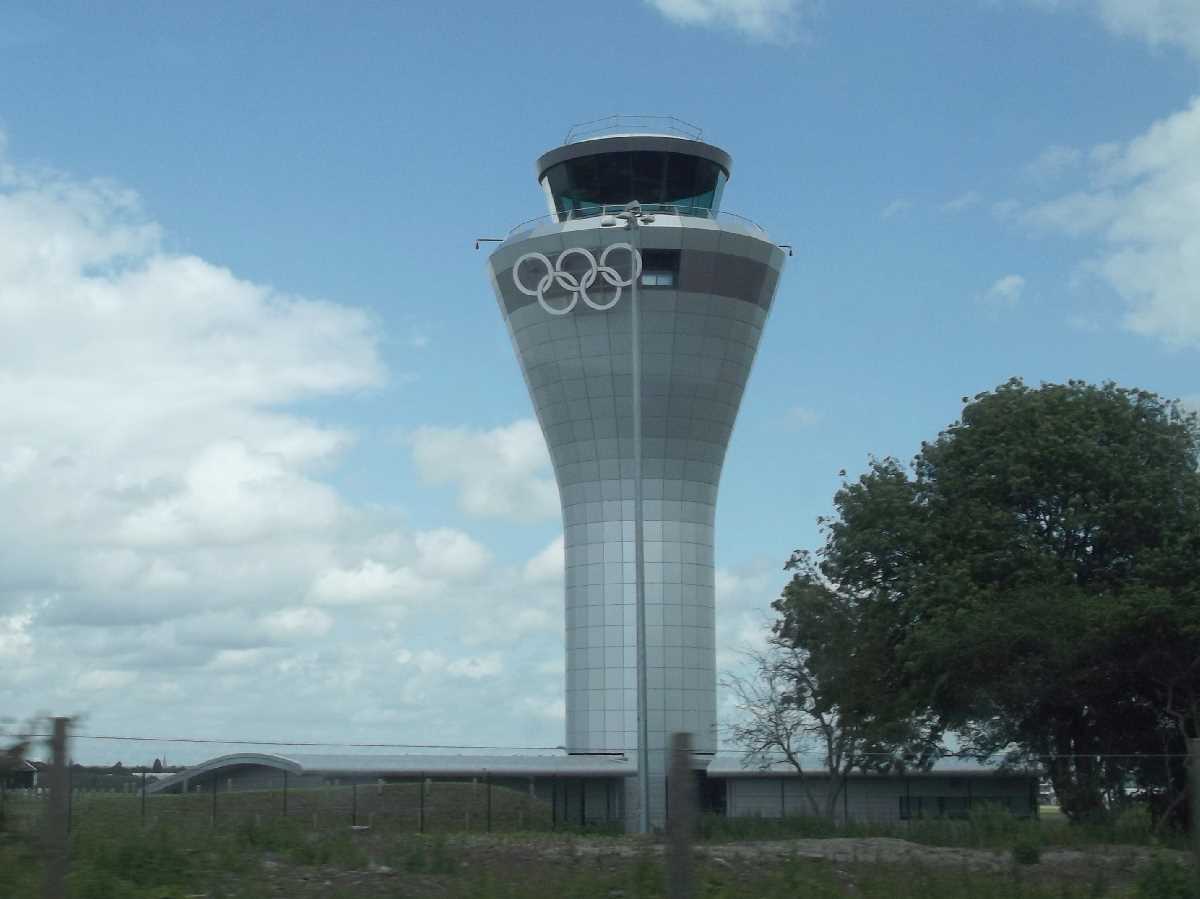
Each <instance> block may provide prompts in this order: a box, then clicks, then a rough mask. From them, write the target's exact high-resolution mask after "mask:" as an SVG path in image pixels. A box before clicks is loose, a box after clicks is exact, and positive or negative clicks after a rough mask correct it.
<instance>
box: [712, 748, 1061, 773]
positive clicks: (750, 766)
mask: <svg viewBox="0 0 1200 899" xmlns="http://www.w3.org/2000/svg"><path fill="white" fill-rule="evenodd" d="M800 764H801V766H802V767H803V768H804V771H805V775H806V776H814V777H821V776H824V775H825V774H826V769H825V758H824V756H820V755H808V756H802V757H801V758H800ZM707 771H708V776H709V777H796V776H798V774H797V772H796V769H795V767H793V766H792V764H791V763H790V762H788V761H787V760H786V759H784V758H783V757H782V756H778V757H776V756H766V755H762V754H754V755H748V754H747V753H744V752H718V753H717V754H716V755H715V756H713V760H712V762H710V763H709V766H708V769H707ZM898 773H901V772H895V771H893V772H886V773H884V772H873V771H854V772H852V774H851V776H852V777H895V776H896V775H897V774H898ZM903 773H907V774H908V775H909V776H910V777H931V776H932V777H1004V776H1009V777H1015V776H1023V775H1028V776H1036V775H1037V774H1038V773H1039V772H1038V771H1036V770H1031V769H1028V768H1020V767H1014V766H1006V765H1004V764H1003V763H1002V759H1000V758H990V759H976V758H966V757H963V758H959V757H946V758H940V759H938V760H936V761H935V762H934V763H933V765H932V766H931V767H930V768H929V769H927V770H926V769H922V770H918V769H915V768H914V769H911V770H909V771H907V772H903Z"/></svg>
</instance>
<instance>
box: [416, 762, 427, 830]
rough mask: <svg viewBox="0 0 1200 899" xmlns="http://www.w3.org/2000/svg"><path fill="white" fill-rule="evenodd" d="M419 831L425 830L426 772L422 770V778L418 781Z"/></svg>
mask: <svg viewBox="0 0 1200 899" xmlns="http://www.w3.org/2000/svg"><path fill="white" fill-rule="evenodd" d="M417 795H418V796H419V798H418V800H417V832H418V833H424V832H425V772H424V771H422V772H421V779H420V781H418V783H417Z"/></svg>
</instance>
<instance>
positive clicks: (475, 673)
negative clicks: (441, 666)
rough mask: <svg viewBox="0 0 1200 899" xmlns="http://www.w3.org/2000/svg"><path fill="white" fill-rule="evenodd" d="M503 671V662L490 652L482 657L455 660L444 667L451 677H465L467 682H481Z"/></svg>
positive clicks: (499, 657) (498, 655)
mask: <svg viewBox="0 0 1200 899" xmlns="http://www.w3.org/2000/svg"><path fill="white" fill-rule="evenodd" d="M503 670H504V662H503V660H502V659H501V656H500V653H498V652H490V653H488V654H487V655H483V656H467V657H464V658H461V659H455V660H454V661H452V662H450V664H448V665H447V666H446V673H447V674H450V675H452V676H453V677H465V678H467V679H468V680H482V679H484V678H487V677H496V676H497V675H498V674H500V672H502V671H503Z"/></svg>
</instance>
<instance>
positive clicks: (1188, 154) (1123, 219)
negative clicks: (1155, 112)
mask: <svg viewBox="0 0 1200 899" xmlns="http://www.w3.org/2000/svg"><path fill="white" fill-rule="evenodd" d="M1105 146H1106V149H1105V150H1104V151H1103V152H1098V153H1097V152H1093V153H1092V154H1090V156H1089V166H1090V173H1089V174H1090V180H1091V185H1090V186H1089V187H1088V188H1086V189H1084V190H1080V191H1076V192H1073V193H1069V194H1065V195H1063V196H1060V197H1057V198H1055V199H1052V200H1050V201H1048V202H1045V203H1042V204H1039V205H1036V206H1034V207H1031V208H1030V209H1029V210H1028V211H1027V212H1026V213H1025V214H1024V216H1023V220H1024V221H1025V222H1026V223H1027V224H1029V225H1031V226H1033V227H1035V228H1037V229H1039V230H1049V231H1058V232H1062V233H1064V234H1068V235H1072V236H1089V237H1093V238H1095V239H1096V240H1097V241H1098V249H1097V251H1096V252H1095V254H1094V255H1093V256H1092V257H1091V258H1090V259H1089V260H1088V261H1087V262H1086V263H1085V270H1086V271H1087V272H1088V273H1090V274H1092V275H1093V276H1094V277H1096V278H1099V279H1100V280H1101V281H1102V282H1104V283H1106V284H1108V285H1109V286H1111V287H1112V288H1113V289H1114V290H1115V291H1116V293H1117V294H1118V295H1119V296H1120V297H1121V299H1122V300H1123V301H1124V303H1125V306H1126V314H1125V319H1124V323H1125V325H1126V327H1127V328H1129V329H1130V330H1132V331H1135V332H1137V333H1139V334H1144V335H1147V336H1153V337H1157V338H1159V339H1162V340H1164V341H1166V342H1168V343H1171V344H1175V345H1192V346H1195V345H1198V344H1200V288H1198V287H1197V285H1200V98H1196V99H1194V100H1193V101H1192V102H1191V104H1190V105H1189V106H1188V107H1187V108H1186V109H1184V110H1181V111H1180V112H1177V113H1175V114H1173V115H1171V116H1168V117H1167V118H1165V119H1162V120H1160V121H1158V122H1156V123H1154V124H1153V125H1152V126H1151V127H1150V128H1149V129H1148V130H1147V131H1146V132H1145V133H1144V134H1142V135H1140V136H1138V137H1136V138H1134V139H1133V140H1131V141H1129V142H1127V143H1124V144H1120V145H1115V146H1112V145H1105Z"/></svg>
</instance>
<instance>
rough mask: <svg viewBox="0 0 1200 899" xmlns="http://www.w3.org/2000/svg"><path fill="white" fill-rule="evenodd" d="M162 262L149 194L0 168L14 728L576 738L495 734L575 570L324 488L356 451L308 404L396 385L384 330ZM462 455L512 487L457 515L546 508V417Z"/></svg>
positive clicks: (1, 378)
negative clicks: (58, 723)
mask: <svg viewBox="0 0 1200 899" xmlns="http://www.w3.org/2000/svg"><path fill="white" fill-rule="evenodd" d="M2 143H3V142H2V141H0V144H2ZM235 226H236V225H235ZM166 246H168V241H167V238H166V236H165V235H164V234H163V231H162V228H161V227H160V226H159V225H157V224H156V223H155V222H154V221H153V220H151V219H150V218H149V217H148V216H147V215H146V213H145V212H144V210H142V208H141V207H140V204H139V201H138V198H137V196H136V195H135V194H134V193H133V192H132V191H129V190H128V189H125V188H123V187H121V186H119V185H115V184H112V183H109V182H105V181H89V180H82V179H78V178H72V177H70V176H67V175H64V174H61V173H58V172H54V171H49V170H46V169H39V168H34V167H30V166H21V165H16V164H14V163H13V162H11V161H10V160H8V159H7V158H6V157H5V156H4V155H3V151H2V150H0V403H2V404H3V408H4V415H3V416H0V540H3V542H4V546H5V564H4V566H3V567H2V568H0V671H3V675H4V676H3V677H0V708H3V709H4V710H5V711H6V712H7V713H10V714H14V715H18V716H25V715H28V714H33V713H36V712H39V711H44V710H51V711H57V710H65V711H69V712H75V711H80V712H83V713H84V714H86V715H87V716H88V722H89V726H91V727H94V728H96V729H98V730H99V729H101V728H103V729H104V730H107V731H110V732H114V733H126V734H146V733H148V732H150V733H153V732H157V733H171V732H174V733H184V734H194V735H200V736H209V737H221V738H228V737H238V736H243V735H248V736H257V737H262V736H264V735H265V736H267V737H277V738H289V737H293V738H294V737H297V736H301V737H304V738H309V737H318V738H319V736H323V737H325V738H326V739H339V738H340V739H344V726H345V723H346V722H347V721H362V722H373V723H372V724H371V726H372V727H374V728H378V730H376V731H375V733H374V734H373V735H378V737H379V738H381V739H388V738H393V739H401V738H403V737H404V736H405V735H407V734H410V733H412V732H413V731H414V730H416V731H419V732H421V733H426V734H429V735H430V736H431V737H433V736H436V738H437V739H445V740H451V741H457V742H473V741H478V740H479V739H481V737H482V736H483V734H484V733H485V732H490V734H491V735H493V736H495V735H497V734H507V735H508V739H510V740H513V741H514V742H518V741H524V740H532V739H536V740H537V741H538V742H541V743H545V742H546V741H547V739H553V741H554V742H558V741H559V740H561V735H560V734H559V733H558V730H557V729H556V728H553V727H551V725H550V723H549V722H545V721H544V720H543V719H541V718H537V717H534V716H532V715H531V714H527V715H523V716H522V717H521V720H520V723H519V725H518V724H511V723H510V719H512V717H513V716H511V714H497V715H496V716H494V717H493V718H491V719H488V714H489V710H490V709H504V708H508V707H509V705H510V701H511V700H512V698H513V697H514V696H519V695H521V691H522V690H524V689H525V681H526V680H527V678H528V677H529V676H530V674H534V676H536V677H538V678H544V677H545V675H537V674H536V671H535V669H536V667H537V666H538V665H541V664H544V663H545V662H546V661H547V660H550V659H553V658H555V657H556V656H560V655H561V653H562V633H561V629H562V589H561V573H560V574H559V576H558V577H557V578H555V577H553V576H551V575H549V574H546V573H539V572H540V569H541V568H542V567H545V566H546V565H549V564H551V563H550V562H547V561H539V562H536V563H532V562H527V561H526V560H524V559H522V560H519V561H517V562H510V563H508V564H498V563H497V562H496V561H495V560H494V559H493V557H492V554H491V553H490V552H489V551H488V549H487V548H486V547H484V546H483V545H482V544H481V543H479V542H478V540H476V539H475V538H474V537H473V536H472V535H470V534H467V533H465V532H463V531H460V530H456V529H453V528H439V527H432V528H423V529H422V528H418V529H412V530H410V529H408V528H406V527H402V526H399V524H398V523H399V522H400V521H402V516H401V513H400V512H399V511H398V510H394V509H389V508H388V507H386V506H382V505H370V506H367V505H357V504H355V503H353V502H350V501H349V500H348V499H347V498H346V497H344V496H343V495H340V494H339V492H338V490H337V489H336V488H335V487H334V486H333V485H332V483H331V482H329V481H328V480H326V478H325V476H326V475H327V474H328V473H330V472H332V471H334V470H335V469H336V466H337V465H338V463H339V461H340V455H341V453H342V451H343V450H344V449H345V448H346V447H348V446H350V445H351V443H352V442H353V440H354V437H355V435H354V434H352V433H350V432H348V431H345V430H342V429H339V428H333V427H328V426H327V425H325V424H324V423H323V422H321V421H318V420H315V419H314V418H312V417H305V416H304V415H302V414H300V413H298V412H296V411H295V410H296V409H300V408H315V407H316V406H315V404H312V403H309V402H308V401H311V400H314V399H319V398H321V397H329V396H338V395H344V394H346V393H347V392H354V391H361V390H368V389H374V388H377V387H381V386H384V385H385V381H386V379H385V374H384V371H383V367H382V365H381V363H380V360H379V355H378V352H377V345H378V344H379V342H380V339H381V335H379V334H377V333H376V331H375V328H374V325H373V323H372V321H371V320H370V319H369V318H368V316H366V315H364V314H362V313H361V312H359V311H357V310H355V309H352V308H349V307H345V306H340V305H336V304H334V303H330V302H325V301H321V300H313V299H308V298H303V297H297V296H288V295H284V294H281V293H279V292H278V291H275V290H273V289H272V288H270V287H269V286H266V285H262V284H255V283H252V282H249V281H246V280H245V279H242V278H239V277H238V276H237V275H236V274H234V273H233V272H230V271H229V270H227V269H225V268H222V267H221V266H219V265H215V264H213V263H211V262H209V261H206V260H203V259H199V258H196V257H192V256H186V255H179V254H176V253H173V252H170V251H168V250H167V249H166V248H165V247H166ZM418 336H420V335H418ZM420 342H421V341H419V340H417V341H415V343H420ZM389 343H390V345H392V346H400V347H403V346H405V343H404V341H403V340H400V341H394V340H393V341H389ZM409 351H410V352H415V348H414V349H410V350H409ZM392 383H393V384H395V380H394V379H393V380H392ZM435 436H436V435H435ZM443 436H444V435H443ZM456 437H460V438H463V440H464V441H465V444H466V448H467V449H468V450H474V451H476V452H481V453H483V454H484V456H485V457H486V459H487V461H488V462H489V463H493V464H495V465H497V466H498V467H499V469H500V470H501V471H503V472H504V475H503V477H502V478H501V481H502V483H501V484H500V486H499V487H497V486H495V485H490V484H488V483H487V480H488V479H489V478H490V477H491V472H489V473H487V474H484V475H483V476H481V478H479V479H475V480H472V478H470V477H469V476H468V475H464V474H463V473H462V472H460V471H455V470H454V469H453V468H451V469H450V471H449V472H448V474H449V475H450V476H452V479H454V478H457V479H459V480H460V481H463V482H465V483H464V486H463V490H464V494H465V495H466V497H467V500H466V503H467V505H469V506H470V507H472V508H475V509H478V510H480V511H482V512H484V513H489V514H490V513H495V512H502V513H504V514H508V512H511V511H512V510H518V509H519V510H520V511H519V513H518V514H520V515H521V516H523V517H530V512H529V510H530V509H531V508H532V509H536V510H540V511H538V512H537V513H536V515H535V516H534V517H536V516H540V515H543V514H546V515H556V514H557V501H556V491H555V487H554V483H553V481H552V480H550V479H549V478H548V477H547V475H548V473H549V472H548V466H547V464H546V452H545V449H544V446H543V443H542V438H541V435H540V432H539V431H538V430H537V426H536V424H535V423H533V422H523V423H517V424H515V425H512V426H509V427H507V428H499V429H496V430H494V431H492V432H472V431H467V430H465V429H464V430H462V431H460V432H457V434H456V435H452V436H451V437H450V438H448V439H449V444H443V445H448V446H450V447H451V448H452V449H457V448H462V445H461V444H456V443H455V442H454V440H455V438H456ZM435 442H436V441H435ZM435 467H436V466H435ZM506 508H507V510H508V512H506V511H505V510H506ZM546 552H548V551H543V554H545V553H546ZM533 553H534V550H533V549H532V548H531V550H530V555H533ZM560 556H561V552H560ZM527 572H528V573H529V574H530V575H536V577H534V579H533V580H530V579H529V578H528V577H527V576H526V575H527ZM518 639H519V640H520V641H521V657H522V659H524V662H523V668H522V669H518V668H516V667H513V665H512V664H511V663H510V662H509V661H508V657H507V655H506V654H504V652H503V650H502V649H501V647H503V646H505V644H506V641H512V640H518ZM405 645H409V646H412V645H418V646H420V647H421V648H420V651H419V652H418V653H417V654H416V657H415V660H413V661H412V662H410V663H405V662H403V661H402V658H403V656H402V653H401V652H400V649H401V647H403V646H405ZM468 645H469V646H473V647H475V648H474V650H471V649H468V648H467V647H468ZM423 670H424V671H427V672H429V673H422V672H423ZM410 682H412V683H411V684H410ZM263 695H271V696H272V697H273V700H272V702H271V703H269V704H264V703H263V702H262V701H261V697H262V696H263ZM148 702H150V703H152V704H153V715H152V717H150V718H148V717H147V712H146V709H147V703H148ZM463 709H472V710H474V712H473V714H472V715H470V716H469V718H470V722H471V723H470V724H469V725H467V724H465V723H464V718H463V715H462V714H461V710H463ZM336 722H340V724H337V723H336ZM364 726H365V725H364ZM389 727H395V728H397V729H398V731H399V732H397V733H394V734H393V733H390V732H388V730H387V728H389ZM544 727H545V728H549V731H548V732H545V731H543V730H542V728H544ZM339 728H343V730H339ZM481 728H482V730H481ZM510 728H513V730H511V731H510ZM489 729H490V730H489ZM142 751H143V749H142V747H141V745H140V744H133V745H122V744H114V745H112V746H107V745H106V746H99V745H96V746H90V747H81V752H87V753H90V754H91V755H90V756H89V759H91V758H104V757H105V756H104V754H105V753H112V756H111V758H112V759H114V760H115V758H118V757H119V758H123V759H125V760H126V761H130V760H133V759H134V758H135V757H136V756H137V754H138V753H140V752H142ZM180 752H181V753H182V750H181V751H180ZM204 752H205V750H204V749H201V748H197V749H196V750H195V756H196V757H198V756H201V755H202V754H203V753H204Z"/></svg>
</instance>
